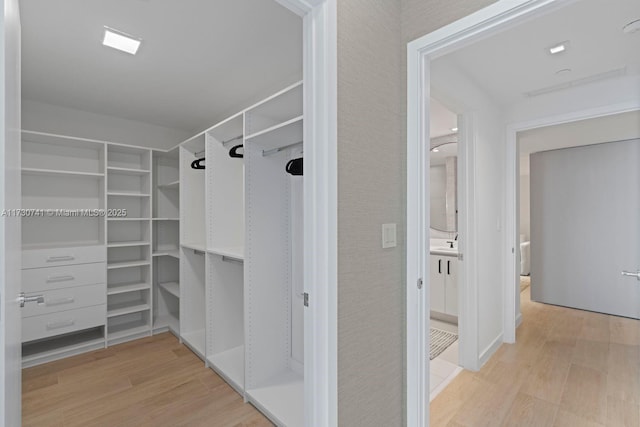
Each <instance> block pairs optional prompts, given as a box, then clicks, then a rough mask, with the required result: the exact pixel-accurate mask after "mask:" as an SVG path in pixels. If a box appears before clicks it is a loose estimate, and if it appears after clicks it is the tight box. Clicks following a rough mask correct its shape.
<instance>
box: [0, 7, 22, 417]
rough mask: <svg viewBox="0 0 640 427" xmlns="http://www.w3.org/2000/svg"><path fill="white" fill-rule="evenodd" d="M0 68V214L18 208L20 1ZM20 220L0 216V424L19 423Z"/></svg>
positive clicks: (5, 34) (5, 23) (6, 12)
mask: <svg viewBox="0 0 640 427" xmlns="http://www.w3.org/2000/svg"><path fill="white" fill-rule="evenodd" d="M2 10H3V14H2V22H1V23H0V28H1V30H0V38H1V39H2V43H1V44H0V70H1V72H2V75H3V78H2V81H3V82H4V85H3V86H2V88H0V92H1V93H2V96H0V99H2V100H3V103H2V112H1V113H0V123H1V124H0V138H1V140H0V212H3V211H5V210H6V209H18V208H20V203H21V188H20V183H21V179H20V178H21V175H20V13H19V7H18V0H3V1H2ZM20 242H21V232H20V218H18V217H17V216H13V215H11V216H8V215H2V216H0V427H14V426H19V425H20V421H21V402H22V392H21V390H22V380H21V376H20V375H21V371H20V368H21V316H20V307H19V304H18V293H19V292H20V264H21V243H20Z"/></svg>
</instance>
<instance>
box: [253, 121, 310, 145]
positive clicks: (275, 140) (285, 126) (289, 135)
mask: <svg viewBox="0 0 640 427" xmlns="http://www.w3.org/2000/svg"><path fill="white" fill-rule="evenodd" d="M302 120H303V116H298V117H296V118H294V119H291V120H289V121H286V122H284V123H280V124H278V125H276V126H272V127H270V128H268V129H265V130H262V131H260V132H256V133H254V134H252V135H249V136H248V137H247V138H246V139H245V141H246V142H247V143H249V144H255V145H257V146H259V147H260V148H262V150H263V151H270V150H275V149H278V148H282V147H286V146H288V145H291V144H295V143H298V142H301V141H302V138H303V132H302V131H303V122H302Z"/></svg>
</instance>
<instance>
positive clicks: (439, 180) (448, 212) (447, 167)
mask: <svg viewBox="0 0 640 427" xmlns="http://www.w3.org/2000/svg"><path fill="white" fill-rule="evenodd" d="M438 139H440V138H438ZM452 140H453V142H451V141H452ZM431 145H432V147H431V156H430V157H431V163H430V169H429V171H430V180H431V181H430V187H431V228H433V229H436V230H439V231H444V232H449V233H455V232H457V230H458V206H457V187H458V186H457V182H456V180H457V175H458V143H457V137H455V135H454V136H453V137H452V138H449V139H447V140H445V141H442V142H440V143H436V142H435V141H433V140H432V144H431Z"/></svg>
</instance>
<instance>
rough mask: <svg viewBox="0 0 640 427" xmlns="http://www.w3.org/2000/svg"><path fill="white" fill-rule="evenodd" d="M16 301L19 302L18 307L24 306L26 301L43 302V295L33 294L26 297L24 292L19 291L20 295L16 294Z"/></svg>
mask: <svg viewBox="0 0 640 427" xmlns="http://www.w3.org/2000/svg"><path fill="white" fill-rule="evenodd" d="M18 302H19V303H20V307H24V305H25V304H26V303H28V302H35V303H38V304H44V295H34V296H32V297H28V296H25V294H24V292H20V295H19V296H18Z"/></svg>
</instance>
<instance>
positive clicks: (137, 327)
mask: <svg viewBox="0 0 640 427" xmlns="http://www.w3.org/2000/svg"><path fill="white" fill-rule="evenodd" d="M149 329H150V328H149V324H148V323H147V322H145V321H141V320H137V321H135V322H129V323H123V324H120V325H117V326H110V327H108V333H107V340H108V341H114V340H117V339H121V338H125V337H129V336H132V335H138V334H143V333H145V332H149Z"/></svg>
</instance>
